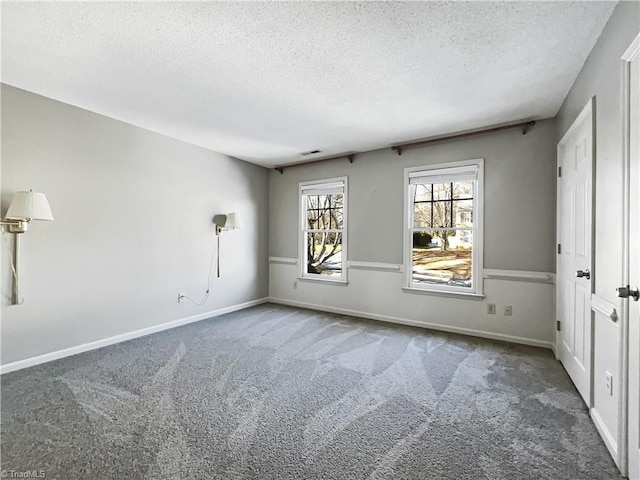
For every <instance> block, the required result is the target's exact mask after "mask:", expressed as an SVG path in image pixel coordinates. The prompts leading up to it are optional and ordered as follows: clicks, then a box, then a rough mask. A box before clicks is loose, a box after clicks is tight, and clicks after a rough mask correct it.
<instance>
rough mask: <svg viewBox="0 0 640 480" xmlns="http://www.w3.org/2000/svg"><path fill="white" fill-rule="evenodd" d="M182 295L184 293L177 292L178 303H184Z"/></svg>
mask: <svg viewBox="0 0 640 480" xmlns="http://www.w3.org/2000/svg"><path fill="white" fill-rule="evenodd" d="M184 297H185V295H184V293H179V294H178V303H184V301H185V298H184Z"/></svg>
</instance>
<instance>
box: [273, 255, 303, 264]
mask: <svg viewBox="0 0 640 480" xmlns="http://www.w3.org/2000/svg"><path fill="white" fill-rule="evenodd" d="M269 263H284V264H286V265H297V264H298V259H297V258H288V257H269Z"/></svg>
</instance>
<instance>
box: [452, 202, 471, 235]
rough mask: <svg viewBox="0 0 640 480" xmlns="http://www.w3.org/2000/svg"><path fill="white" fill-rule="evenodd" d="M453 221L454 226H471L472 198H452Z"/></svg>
mask: <svg viewBox="0 0 640 480" xmlns="http://www.w3.org/2000/svg"><path fill="white" fill-rule="evenodd" d="M453 221H454V224H455V226H456V227H461V228H471V227H472V226H473V200H454V202H453Z"/></svg>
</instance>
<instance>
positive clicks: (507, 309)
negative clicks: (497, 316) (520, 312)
mask: <svg viewBox="0 0 640 480" xmlns="http://www.w3.org/2000/svg"><path fill="white" fill-rule="evenodd" d="M512 313H513V311H512V310H511V305H505V307H504V316H505V317H510V316H511V314H512Z"/></svg>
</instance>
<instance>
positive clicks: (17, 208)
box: [0, 190, 53, 305]
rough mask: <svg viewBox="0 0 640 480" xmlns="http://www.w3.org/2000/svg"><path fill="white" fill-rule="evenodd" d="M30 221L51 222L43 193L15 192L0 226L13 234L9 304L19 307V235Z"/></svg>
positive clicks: (51, 217)
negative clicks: (3, 226) (11, 286)
mask: <svg viewBox="0 0 640 480" xmlns="http://www.w3.org/2000/svg"><path fill="white" fill-rule="evenodd" d="M31 220H49V221H51V220H53V214H52V213H51V207H49V202H47V197H45V195H44V193H38V192H34V191H33V190H29V191H28V192H16V194H15V195H14V196H13V200H11V204H10V205H9V210H7V214H6V216H5V218H3V219H2V220H0V225H8V226H9V233H13V234H14V238H15V239H14V242H13V265H12V268H13V289H12V293H11V303H12V304H13V305H20V304H21V303H22V301H21V300H20V235H22V234H23V233H25V232H26V231H27V230H28V228H29V223H31Z"/></svg>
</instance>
